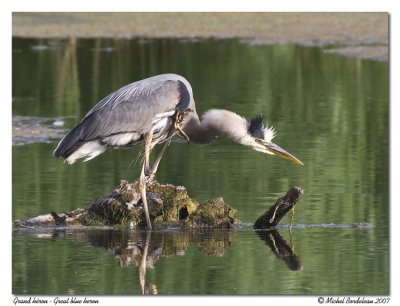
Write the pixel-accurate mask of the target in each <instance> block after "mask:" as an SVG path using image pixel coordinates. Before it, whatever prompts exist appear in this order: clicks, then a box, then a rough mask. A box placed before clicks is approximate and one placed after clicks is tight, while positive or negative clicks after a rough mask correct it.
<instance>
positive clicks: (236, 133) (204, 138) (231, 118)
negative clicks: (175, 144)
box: [184, 109, 249, 144]
mask: <svg viewBox="0 0 400 306" xmlns="http://www.w3.org/2000/svg"><path fill="white" fill-rule="evenodd" d="M184 130H185V133H186V134H187V135H188V137H189V139H190V141H191V142H193V143H198V144H206V143H210V142H211V141H212V140H214V139H215V138H216V137H218V136H225V137H227V138H230V139H232V140H233V141H236V142H239V143H242V144H246V142H247V141H248V139H247V138H248V137H249V136H248V133H247V120H246V119H245V118H243V117H241V116H239V115H238V114H236V113H234V112H231V111H228V110H224V109H211V110H209V111H207V112H206V113H205V114H204V115H203V117H202V120H201V121H200V120H199V118H198V117H197V115H194V116H192V117H191V118H190V119H189V121H188V122H187V123H186V124H185V126H184Z"/></svg>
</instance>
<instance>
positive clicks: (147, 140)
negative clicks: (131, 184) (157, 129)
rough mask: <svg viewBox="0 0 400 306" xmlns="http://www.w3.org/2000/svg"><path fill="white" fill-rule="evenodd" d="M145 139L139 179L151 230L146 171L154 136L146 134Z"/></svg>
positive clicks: (148, 226)
mask: <svg viewBox="0 0 400 306" xmlns="http://www.w3.org/2000/svg"><path fill="white" fill-rule="evenodd" d="M143 138H144V162H143V166H142V171H141V173H140V177H139V192H140V196H141V198H142V203H143V209H144V213H145V216H146V223H147V229H150V230H151V222H150V215H149V209H148V206H147V198H146V176H145V170H146V168H147V167H148V165H149V156H150V149H151V141H152V138H153V134H152V133H146V134H144V137H143Z"/></svg>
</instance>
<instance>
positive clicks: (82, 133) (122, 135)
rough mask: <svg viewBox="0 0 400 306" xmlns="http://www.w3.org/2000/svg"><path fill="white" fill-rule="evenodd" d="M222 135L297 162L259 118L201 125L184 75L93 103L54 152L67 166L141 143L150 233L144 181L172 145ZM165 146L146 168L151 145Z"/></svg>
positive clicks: (228, 115)
mask: <svg viewBox="0 0 400 306" xmlns="http://www.w3.org/2000/svg"><path fill="white" fill-rule="evenodd" d="M218 136H225V137H228V138H230V139H232V140H233V141H236V142H238V143H240V144H243V145H246V146H250V147H252V148H253V149H255V150H257V151H260V152H262V153H267V154H271V155H277V156H279V157H282V158H284V159H287V160H290V161H292V162H294V163H295V164H301V165H302V164H303V163H302V162H301V161H300V160H298V159H297V158H296V157H294V156H293V155H291V154H290V153H288V152H286V151H285V150H283V149H282V148H280V147H279V146H277V145H276V144H274V143H273V142H272V139H273V138H274V136H275V130H274V129H273V128H268V127H267V128H264V126H263V122H262V118H261V116H258V117H256V118H254V119H252V120H247V119H245V118H243V117H241V116H239V115H237V114H236V113H234V112H231V111H228V110H223V109H211V110H209V111H207V112H206V113H205V114H204V115H203V117H202V120H201V121H200V120H199V117H198V115H197V113H196V107H195V103H194V100H193V92H192V87H191V86H190V84H189V82H188V81H187V80H186V79H185V78H184V77H182V76H180V75H176V74H161V75H157V76H154V77H150V78H147V79H144V80H141V81H137V82H134V83H131V84H129V85H126V86H124V87H122V88H120V89H118V90H116V91H114V92H113V93H111V94H109V95H108V96H107V97H105V98H104V99H102V100H101V101H100V102H99V103H97V104H96V105H95V106H94V107H93V108H92V109H91V110H90V111H89V112H88V113H87V114H86V116H85V117H84V118H83V119H82V121H81V122H80V123H79V124H78V125H77V126H75V127H74V128H73V129H72V130H71V131H69V133H68V134H67V135H65V137H64V138H63V139H62V140H61V141H60V143H59V144H58V146H57V148H56V149H55V151H54V156H55V157H60V156H61V157H63V158H65V161H66V162H67V163H68V164H73V163H74V162H75V161H77V160H78V159H81V158H85V160H84V161H87V160H90V159H92V158H94V157H96V156H97V155H99V154H101V153H103V152H104V151H105V150H106V149H115V148H124V147H129V146H132V145H135V144H137V143H141V142H144V162H143V166H142V171H141V174H140V178H139V190H140V195H141V197H142V203H143V208H144V212H145V215H146V222H147V227H148V229H151V221H150V216H149V212H148V207H147V200H146V176H148V177H151V176H153V175H154V174H155V173H156V171H157V168H158V165H159V163H160V160H161V157H162V155H163V154H164V152H165V150H166V148H167V147H168V145H169V144H170V142H171V140H172V139H174V140H179V139H180V140H185V139H186V140H187V141H188V142H190V143H198V144H206V143H210V142H211V141H212V140H213V139H215V138H216V137H218ZM161 142H164V145H163V147H162V148H161V151H160V153H159V154H158V156H157V158H156V159H155V161H154V163H153V164H152V165H151V166H150V163H149V155H150V152H151V150H152V149H153V148H154V146H155V145H156V144H158V143H161Z"/></svg>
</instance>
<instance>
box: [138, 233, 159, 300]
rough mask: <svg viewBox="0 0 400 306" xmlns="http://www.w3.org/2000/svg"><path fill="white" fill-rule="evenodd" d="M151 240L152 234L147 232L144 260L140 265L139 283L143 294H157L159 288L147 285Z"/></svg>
mask: <svg viewBox="0 0 400 306" xmlns="http://www.w3.org/2000/svg"><path fill="white" fill-rule="evenodd" d="M150 239H151V232H149V231H147V233H146V241H145V244H144V248H143V253H142V260H141V261H140V265H139V282H140V287H141V288H142V294H157V293H158V291H157V287H156V285H155V284H151V283H146V270H147V254H148V251H149V245H150Z"/></svg>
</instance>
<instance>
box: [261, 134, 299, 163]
mask: <svg viewBox="0 0 400 306" xmlns="http://www.w3.org/2000/svg"><path fill="white" fill-rule="evenodd" d="M257 142H258V143H259V144H262V145H263V151H264V150H265V153H268V154H272V155H277V156H279V157H281V158H283V159H287V160H290V161H291V162H292V163H294V164H298V165H304V164H303V162H302V161H301V160H299V159H298V158H297V157H295V156H293V155H292V154H290V153H289V152H286V151H285V150H284V149H282V148H281V147H280V146H278V145H276V144H274V143H273V142H266V141H262V140H261V141H260V140H259V141H257Z"/></svg>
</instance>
